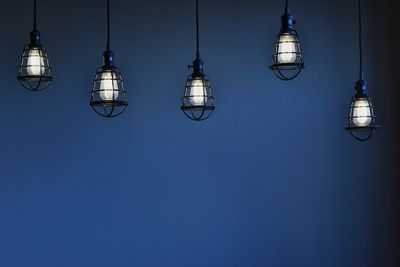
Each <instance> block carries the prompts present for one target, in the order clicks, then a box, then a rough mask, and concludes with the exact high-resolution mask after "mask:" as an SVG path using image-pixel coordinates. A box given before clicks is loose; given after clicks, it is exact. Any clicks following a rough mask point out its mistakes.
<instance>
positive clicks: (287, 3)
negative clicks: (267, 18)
mask: <svg viewBox="0 0 400 267" xmlns="http://www.w3.org/2000/svg"><path fill="white" fill-rule="evenodd" d="M288 13H289V0H286V5H285V14H288Z"/></svg>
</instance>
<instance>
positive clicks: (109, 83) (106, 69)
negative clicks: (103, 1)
mask: <svg viewBox="0 0 400 267" xmlns="http://www.w3.org/2000/svg"><path fill="white" fill-rule="evenodd" d="M110 47H111V45H110V1H109V0H107V49H106V51H105V52H104V53H103V59H104V64H103V66H102V67H100V68H99V69H98V70H97V72H96V76H95V78H94V82H93V89H92V97H91V100H90V105H91V106H92V108H93V109H94V111H95V112H96V113H97V114H99V115H100V116H103V117H106V118H113V117H117V116H119V115H121V114H122V113H123V112H124V111H125V109H126V107H127V106H128V100H127V92H126V90H125V87H124V81H123V79H122V74H121V71H120V70H119V69H118V68H117V67H115V65H114V53H113V52H112V51H111V49H110Z"/></svg>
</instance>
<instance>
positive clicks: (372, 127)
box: [346, 96, 379, 142]
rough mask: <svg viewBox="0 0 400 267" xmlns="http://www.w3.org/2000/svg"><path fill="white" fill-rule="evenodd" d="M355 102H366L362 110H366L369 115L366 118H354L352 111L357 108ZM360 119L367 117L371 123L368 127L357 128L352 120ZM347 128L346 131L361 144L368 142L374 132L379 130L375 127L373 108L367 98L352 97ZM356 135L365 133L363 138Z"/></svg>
mask: <svg viewBox="0 0 400 267" xmlns="http://www.w3.org/2000/svg"><path fill="white" fill-rule="evenodd" d="M357 100H363V101H367V103H368V105H367V106H364V108H368V109H369V112H370V114H369V115H367V116H355V115H354V110H355V109H356V108H357V106H355V103H356V102H357ZM360 117H367V118H370V119H371V122H370V123H369V125H366V126H358V125H356V124H355V123H354V120H355V119H357V118H360ZM347 119H348V127H347V128H346V131H348V132H349V133H350V134H351V135H352V136H353V137H354V138H355V139H357V140H358V141H361V142H365V141H367V140H369V139H370V138H371V137H372V136H373V135H374V134H375V132H376V130H377V129H378V128H379V126H378V125H376V116H375V114H374V106H373V105H372V102H371V100H370V98H369V97H364V98H359V97H357V96H355V97H353V99H352V100H351V106H350V116H348V118H347ZM356 133H367V134H366V135H365V136H363V137H360V136H359V135H356Z"/></svg>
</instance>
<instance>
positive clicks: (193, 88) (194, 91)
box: [190, 79, 207, 106]
mask: <svg viewBox="0 0 400 267" xmlns="http://www.w3.org/2000/svg"><path fill="white" fill-rule="evenodd" d="M206 95H207V93H206V88H205V85H204V82H203V80H202V79H195V80H193V81H192V84H191V85H190V103H192V105H193V106H203V105H204V104H205V100H206Z"/></svg>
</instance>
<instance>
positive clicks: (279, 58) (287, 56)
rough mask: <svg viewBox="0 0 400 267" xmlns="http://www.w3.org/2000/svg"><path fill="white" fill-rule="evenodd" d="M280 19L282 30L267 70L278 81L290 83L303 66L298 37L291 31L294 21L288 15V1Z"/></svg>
mask: <svg viewBox="0 0 400 267" xmlns="http://www.w3.org/2000/svg"><path fill="white" fill-rule="evenodd" d="M281 19H282V28H281V30H280V32H279V34H278V36H277V41H276V43H275V51H274V54H273V55H272V65H271V66H270V67H269V68H270V69H271V70H272V71H273V72H274V74H275V75H276V76H277V77H278V78H279V79H281V80H284V81H290V80H293V79H294V78H296V77H297V76H299V74H300V72H301V71H302V69H304V68H305V66H304V63H303V53H302V52H301V48H300V41H299V37H298V36H297V32H296V31H295V30H294V29H293V26H294V25H295V24H296V21H295V20H293V16H292V15H290V14H289V3H288V0H286V5H285V14H283V16H282V17H281Z"/></svg>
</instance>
